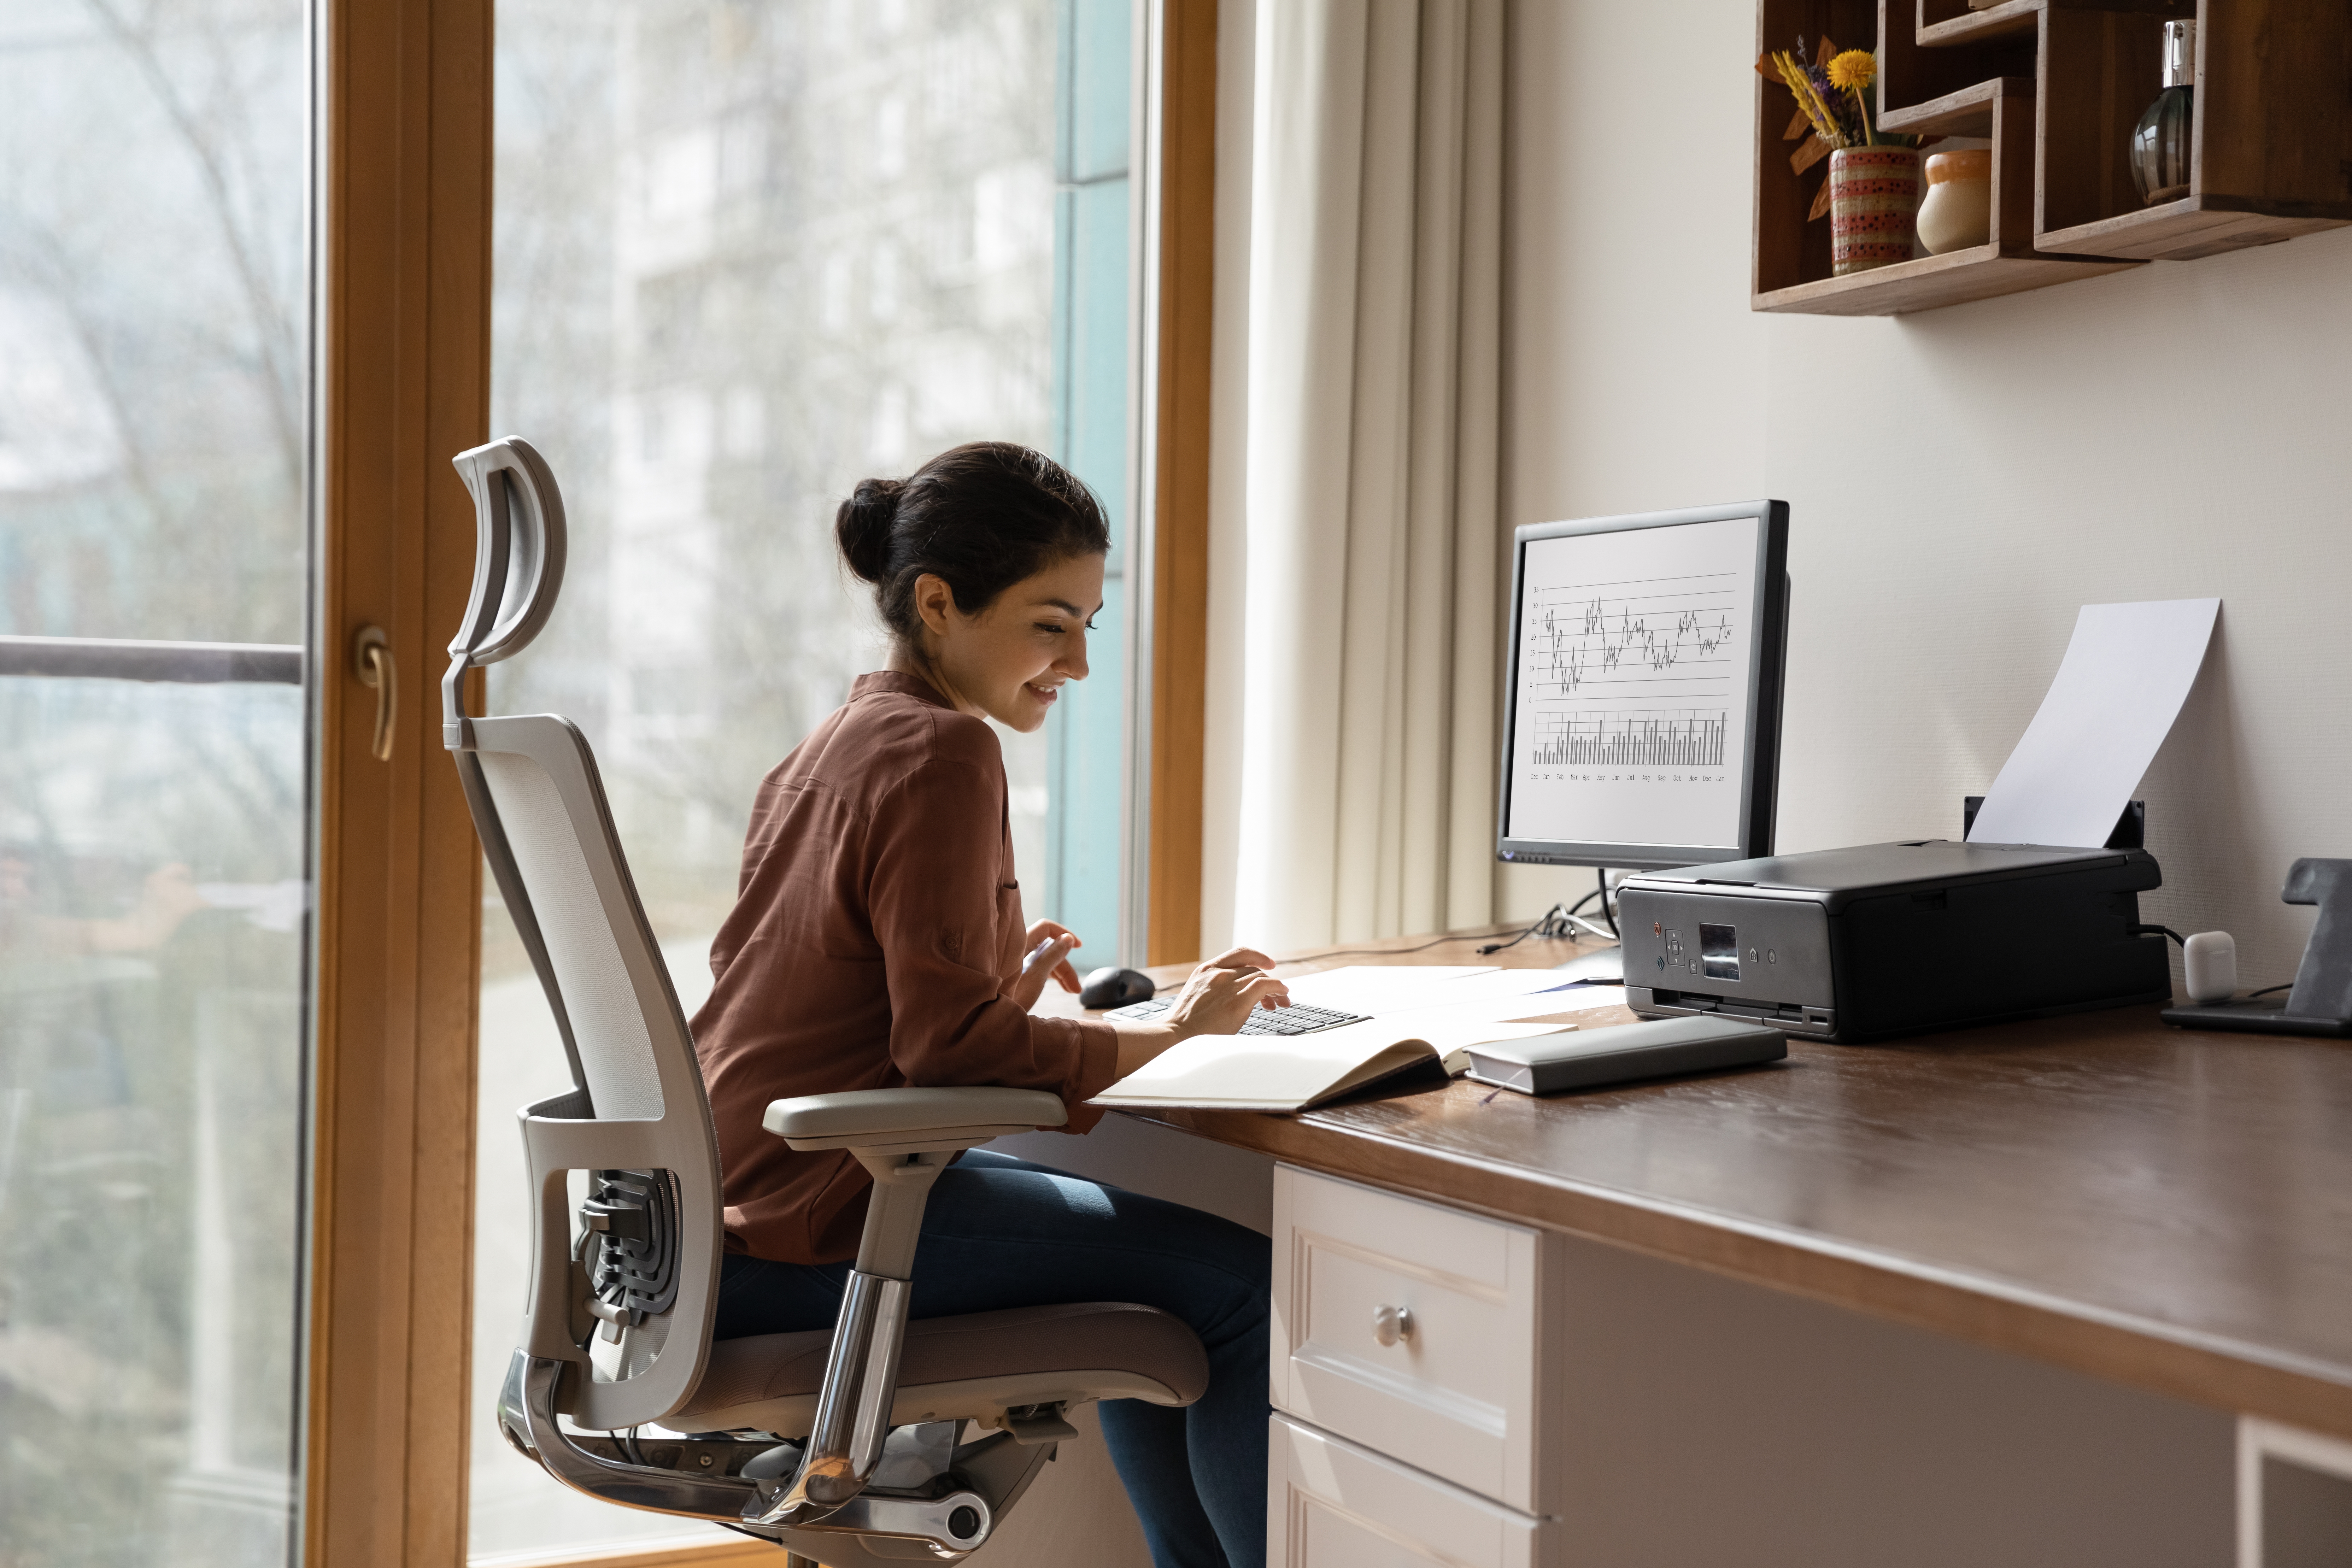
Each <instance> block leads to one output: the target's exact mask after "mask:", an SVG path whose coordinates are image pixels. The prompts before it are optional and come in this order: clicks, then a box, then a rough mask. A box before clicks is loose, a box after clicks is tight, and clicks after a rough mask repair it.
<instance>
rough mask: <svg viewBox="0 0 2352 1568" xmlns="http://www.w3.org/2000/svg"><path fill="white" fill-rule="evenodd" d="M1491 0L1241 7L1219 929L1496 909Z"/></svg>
mask: <svg viewBox="0 0 2352 1568" xmlns="http://www.w3.org/2000/svg"><path fill="white" fill-rule="evenodd" d="M1502 50H1503V0H1261V3H1260V5H1259V6H1258V8H1257V49H1256V76H1255V95H1256V103H1255V126H1254V142H1253V152H1252V183H1251V226H1250V247H1251V248H1250V274H1249V375H1248V386H1249V453H1248V461H1247V475H1246V494H1247V509H1248V515H1247V528H1246V535H1247V541H1248V549H1247V555H1248V560H1247V575H1246V582H1247V588H1246V601H1245V608H1244V670H1245V674H1244V680H1245V691H1244V707H1243V723H1242V730H1243V737H1242V738H1243V747H1242V769H1241V799H1240V807H1241V813H1240V816H1241V822H1240V826H1241V833H1240V861H1241V863H1240V866H1239V868H1238V875H1237V878H1236V884H1235V892H1236V898H1235V910H1234V914H1235V921H1234V928H1235V931H1236V933H1237V934H1238V935H1239V936H1240V937H1242V938H1243V939H1244V940H1247V941H1252V942H1259V943H1263V944H1271V945H1276V946H1297V945H1302V944H1311V943H1318V942H1332V941H1354V940H1358V939H1361V938H1364V937H1370V936H1383V935H1393V934H1398V933H1402V932H1411V931H1433V930H1440V929H1444V928H1446V927H1449V926H1457V925H1468V924H1475V923H1477V922H1480V921H1485V920H1486V919H1487V918H1489V915H1490V912H1491V889H1492V886H1493V866H1494V812H1495V798H1494V797H1495V750H1494V749H1495V744H1496V737H1495V719H1496V689H1497V687H1498V684H1499V679H1498V678H1499V674H1500V671H1499V669H1498V668H1497V660H1498V659H1499V658H1500V657H1501V654H1500V642H1499V637H1498V633H1497V630H1496V611H1497V600H1498V596H1499V595H1498V593H1497V588H1496V577H1497V572H1498V562H1499V550H1500V544H1499V540H1498V535H1497V522H1496V494H1495V490H1496V423H1497V417H1498V408H1497V403H1498V395H1499V382H1500V371H1499V350H1498V344H1497V334H1498V316H1499V306H1500V291H1501V265H1502V264H1501V256H1502V243H1501V226H1502V224H1501V189H1502V167H1501V163H1502V79H1503V69H1502Z"/></svg>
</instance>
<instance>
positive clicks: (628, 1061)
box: [475, 720, 677, 1120]
mask: <svg viewBox="0 0 2352 1568" xmlns="http://www.w3.org/2000/svg"><path fill="white" fill-rule="evenodd" d="M543 722H547V723H551V724H553V723H560V722H561V721H556V720H547V721H543ZM475 756H476V758H477V760H478V761H479V763H481V767H482V779H483V782H484V783H485V784H488V786H489V792H490V798H491V800H492V801H494V802H495V803H496V804H497V806H498V813H499V826H500V827H501V828H502V829H503V830H504V831H505V834H506V840H507V848H508V851H509V853H510V854H512V855H513V857H514V865H515V869H516V871H517V872H518V873H519V874H520V877H521V879H522V883H523V886H524V887H525V888H526V889H529V891H530V907H531V912H532V913H533V914H534V915H535V916H536V917H537V919H538V921H539V934H540V939H541V941H542V942H544V943H545V944H546V949H547V961H548V965H549V967H550V968H551V970H552V971H553V973H552V976H551V978H552V980H553V982H554V987H555V990H556V991H557V993H558V994H559V995H560V997H561V1000H562V1007H563V1013H564V1016H565V1017H566V1019H567V1020H569V1022H570V1024H571V1026H572V1048H573V1049H574V1050H575V1051H576V1052H577V1053H578V1055H579V1058H580V1070H581V1075H582V1077H583V1079H585V1080H586V1081H585V1085H584V1087H585V1088H586V1089H587V1090H588V1099H589V1102H590V1104H591V1105H592V1106H593V1108H594V1110H595V1114H596V1115H597V1116H598V1117H599V1118H600V1119H604V1118H612V1117H627V1118H632V1119H645V1120H650V1119H652V1118H655V1117H657V1116H659V1115H660V1114H661V1113H662V1090H661V1068H660V1065H659V1064H658V1063H657V1062H656V1059H655V1057H654V1042H653V1035H652V1032H651V1028H650V1027H649V1026H648V1021H647V1018H646V1010H645V1008H644V1007H643V1006H642V1005H640V1004H639V999H638V995H637V988H636V986H635V985H634V984H632V983H631V981H632V975H633V972H635V971H640V970H642V969H643V968H645V967H646V964H647V963H648V961H650V963H651V966H652V967H653V968H655V969H659V968H660V963H661V961H660V955H659V954H658V953H657V952H650V951H647V950H646V943H645V940H644V937H643V936H642V934H641V933H640V931H636V930H633V929H631V927H633V926H634V925H635V921H614V919H612V918H611V917H610V914H609V913H608V911H607V909H606V906H605V903H604V899H602V898H600V897H599V896H598V893H597V887H596V883H597V878H596V876H595V873H594V872H593V871H592V870H591V868H590V867H589V863H588V854H587V852H586V850H585V849H583V843H584V842H590V840H589V837H588V835H587V834H585V833H583V832H582V829H583V827H588V828H595V827H600V826H602V825H601V824H593V823H591V824H583V823H577V822H575V821H573V819H572V816H571V815H570V814H569V813H567V812H566V811H565V809H564V803H563V797H562V794H561V793H560V792H559V791H558V790H557V789H556V787H555V781H554V780H553V779H551V778H550V777H549V776H548V773H547V770H546V769H545V768H543V767H541V765H540V763H538V761H537V760H536V759H534V758H531V757H529V756H525V755H522V754H520V753H519V752H491V751H479V750H478V751H477V752H475ZM597 837H603V836H602V834H601V833H600V834H598V835H597ZM606 853H607V854H608V855H609V856H610V857H612V858H614V860H615V861H617V860H618V847H617V846H614V847H610V848H608V849H607V851H606ZM621 869H622V872H623V875H624V876H625V874H626V871H625V867H622V868H621ZM625 944H626V945H627V946H630V947H635V948H636V949H637V950H638V951H637V952H635V953H629V954H625V953H624V952H623V948H624V945H625ZM633 960H634V962H633ZM669 1007H670V1009H672V1010H675V1009H676V1007H677V1002H676V1000H675V999H674V998H673V999H671V1000H670V1002H669ZM655 1023H656V1025H660V1024H666V1023H667V1020H665V1019H659V1018H656V1020H655Z"/></svg>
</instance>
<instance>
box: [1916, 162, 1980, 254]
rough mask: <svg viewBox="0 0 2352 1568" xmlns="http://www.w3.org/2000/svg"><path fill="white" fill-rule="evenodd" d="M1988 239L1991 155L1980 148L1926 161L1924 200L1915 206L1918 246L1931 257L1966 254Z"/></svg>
mask: <svg viewBox="0 0 2352 1568" xmlns="http://www.w3.org/2000/svg"><path fill="white" fill-rule="evenodd" d="M1991 237H1992V154H1991V153H1990V152H1988V151H1986V150H1985V149H1983V148H1978V149H1976V150H1974V151H1972V152H1966V153H1932V154H1930V155H1929V156H1928V159H1927V200H1926V201H1924V202H1922V203H1920V204H1919V243H1920V244H1921V245H1924V246H1926V247H1927V249H1928V250H1929V251H1931V252H1933V253H1934V254H1935V255H1937V256H1941V255H1943V254H1944V253H1945V252H1947V251H1952V250H1966V249H1968V248H1969V247H1970V246H1972V245H1982V244H1984V243H1985V242H1986V241H1987V240H1989V239H1990V238H1991Z"/></svg>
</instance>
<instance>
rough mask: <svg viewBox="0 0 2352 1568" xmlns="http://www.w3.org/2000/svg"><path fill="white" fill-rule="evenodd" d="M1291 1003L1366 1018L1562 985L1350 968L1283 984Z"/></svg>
mask: <svg viewBox="0 0 2352 1568" xmlns="http://www.w3.org/2000/svg"><path fill="white" fill-rule="evenodd" d="M1285 984H1287V985H1288V986H1289V987H1290V996H1291V1000H1293V1001H1294V1002H1304V1003H1307V1004H1308V1005H1311V1006H1317V1007H1337V1008H1341V1009H1344V1010H1345V1011H1348V1012H1350V1013H1362V1014H1364V1015H1366V1016H1370V1017H1374V1018H1385V1017H1387V1016H1389V1015H1390V1014H1391V1013H1400V1012H1407V1011H1419V1010H1420V1009H1422V1008H1423V1007H1433V1006H1445V1005H1453V1004H1456V1003H1472V1002H1489V1001H1496V1000H1499V999H1502V998H1505V997H1514V996H1526V995H1528V994H1532V993H1535V992H1538V991H1549V990H1553V989H1555V988H1557V987H1559V986H1561V985H1563V984H1567V982H1566V980H1565V979H1564V978H1563V977H1562V976H1560V975H1558V974H1555V973H1552V972H1551V971H1550V970H1548V969H1494V968H1477V969H1466V968H1441V967H1438V966H1435V965H1431V966H1428V967H1422V966H1417V965H1402V964H1399V965H1389V966H1382V965H1377V964H1351V965H1349V967H1347V968H1345V969H1327V970H1325V971H1323V972H1322V973H1319V974H1307V975H1301V976H1300V977H1299V978H1297V979H1296V980H1286V981H1285Z"/></svg>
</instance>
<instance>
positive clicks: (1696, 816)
mask: <svg viewBox="0 0 2352 1568" xmlns="http://www.w3.org/2000/svg"><path fill="white" fill-rule="evenodd" d="M1787 535H1788V508H1787V506H1786V505H1785V504H1783V503H1781V502H1779V501H1754V502H1749V503H1747V504H1745V505H1742V506H1736V507H1710V508H1704V509H1699V510H1691V511H1680V512H1653V513H1647V514H1644V515H1642V516H1637V517H1615V518H1593V519H1588V520H1585V521H1575V522H1550V523H1537V524H1533V525H1530V526H1528V527H1525V528H1522V529H1520V530H1519V531H1518V532H1517V538H1516V540H1515V542H1514V563H1513V571H1512V627H1511V650H1510V668H1509V675H1508V678H1507V685H1508V687H1509V693H1508V703H1509V706H1508V710H1507V723H1506V733H1505V739H1504V745H1503V758H1502V762H1503V773H1504V780H1503V790H1502V802H1501V807H1502V815H1501V821H1500V832H1499V834H1498V840H1499V843H1498V853H1499V854H1500V855H1501V857H1502V858H1504V859H1507V860H1529V861H1537V862H1549V863H1554V864H1561V865H1584V866H1622V867H1627V868H1655V867H1664V866H1686V865H1693V864H1696V863H1700V862H1704V861H1709V860H1735V859H1742V858H1748V857H1750V856H1755V855H1763V854H1769V852H1770V850H1771V831H1772V829H1771V821H1772V792H1773V784H1774V778H1775V774H1776V772H1777V765H1778V761H1779V746H1778V739H1779V728H1780V663H1781V642H1782V633H1783V628H1784V625H1785V619H1786V581H1787V579H1786V560H1787Z"/></svg>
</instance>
